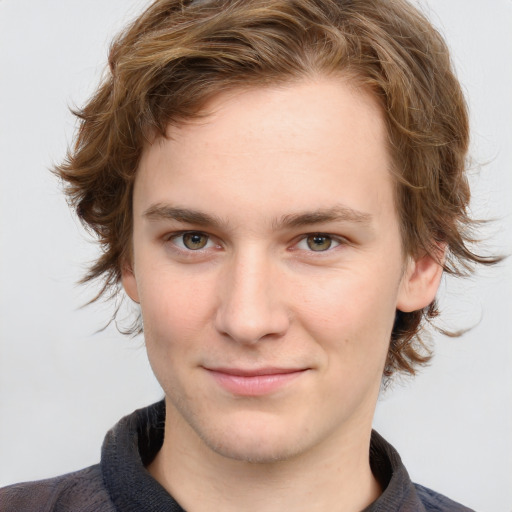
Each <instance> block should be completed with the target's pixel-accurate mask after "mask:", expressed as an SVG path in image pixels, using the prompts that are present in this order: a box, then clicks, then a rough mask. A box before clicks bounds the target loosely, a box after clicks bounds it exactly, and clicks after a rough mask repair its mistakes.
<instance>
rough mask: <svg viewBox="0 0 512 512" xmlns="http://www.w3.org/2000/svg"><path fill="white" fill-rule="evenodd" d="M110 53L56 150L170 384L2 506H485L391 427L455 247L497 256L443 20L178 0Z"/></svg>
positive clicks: (376, 5) (464, 253) (349, 6)
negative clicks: (420, 457) (483, 247)
mask: <svg viewBox="0 0 512 512" xmlns="http://www.w3.org/2000/svg"><path fill="white" fill-rule="evenodd" d="M109 64H110V70H111V74H110V75H109V77H108V78H107V80H106V81H105V82H104V84H102V86H101V87H100V88H99V89H98V91H97V92H96V94H95V96H94V97H93V99H92V100H91V101H90V102H89V103H88V104H87V105H86V106H85V107H84V109H83V110H82V111H81V112H80V114H79V116H80V118H81V120H82V123H81V126H80V130H79V132H78V136H77V141H76V145H75V147H74V149H73V150H72V151H71V152H70V154H69V158H68V160H67V161H66V163H64V164H63V165H62V166H60V167H59V168H58V172H59V173H60V175H61V176H62V177H63V179H64V180H65V181H66V182H67V183H68V185H69V187H68V194H69V197H70V198H71V201H72V203H73V204H74V206H75V207H76V210H77V213H78V215H79V217H80V218H81V219H82V220H83V221H84V222H85V223H86V224H87V225H88V226H90V227H91V228H92V229H93V230H94V231H95V232H96V233H97V234H98V237H99V240H100V243H101V245H102V248H103V253H102V256H101V258H99V259H98V261H97V262H96V263H95V264H94V266H93V267H92V269H91V271H90V273H89V274H88V276H87V279H95V278H100V279H103V280H104V283H105V287H104V289H103V292H105V293H109V292H111V291H112V290H116V289H117V287H119V286H121V285H122V287H123V288H124V290H125V292H126V293H127V295H128V296H129V297H130V298H131V299H132V300H133V301H134V302H135V303H137V304H140V309H141V317H142V322H143V331H144V338H145V342H146V346H147V349H148V356H149V360H150V362H151V365H152V368H153V370H154V373H155V375H156V377H157V379H158V380H159V382H160V384H161V386H162V388H163V390H164V392H165V402H162V403H159V404H156V405H154V406H152V407H150V408H148V409H145V410H141V411H138V412H136V413H134V414H133V415H131V416H129V417H127V418H125V419H123V420H121V422H120V423H119V424H118V425H117V426H116V427H114V429H113V430H112V431H111V432H109V434H108V435H107V437H106V439H105V443H104V446H103V453H102V460H101V464H100V465H98V466H94V467H92V468H88V469H86V470H82V471H80V472H78V473H74V474H71V475H66V476H63V477H59V478H57V479H52V480H49V481H44V482H36V483H31V484H22V485H20V486H13V487H11V488H8V489H6V490H4V491H3V492H2V494H1V495H0V497H1V499H2V506H5V507H7V508H6V510H23V509H26V510H108V511H110V510H119V511H124V510H137V511H143V510H181V509H185V510H189V511H195V510H207V509H214V510H223V511H224V510H226V511H230V510H266V511H267V510H268V511H272V510H329V511H330V510H343V511H351V510H354V511H358V510H372V511H376V510H403V511H407V510H467V509H465V508H464V507H462V506H460V505H457V504H456V503H454V502H453V501H451V500H449V499H448V498H445V497H443V496H441V495H439V494H436V493H435V492H433V491H430V490H428V489H425V488H423V487H421V486H418V485H414V484H412V483H411V481H410V479H409V477H408V475H407V472H406V470H405V468H404V466H403V464H402V463H401V461H400V458H399V456H398V454H397V453H396V452H395V450H394V449H393V448H392V447H391V446H390V445H389V444H387V443H386V441H384V439H382V438H381V437H380V436H379V435H378V434H377V433H375V432H372V429H371V425H372V419H373V414H374V411H375V404H376V400H377V396H378V393H379V389H380V385H381V382H382V379H383V376H384V378H385V379H387V378H390V377H391V376H392V375H393V374H394V373H396V372H406V373H409V374H413V373H414V370H415V367H417V366H418V365H420V364H422V363H425V362H426V361H427V360H428V354H426V352H425V349H424V347H423V346H422V343H421V340H420V339H419V336H418V333H419V331H420V329H421V327H422V324H423V322H425V321H426V320H428V319H430V318H432V317H434V316H435V315H436V314H437V311H436V305H435V295H436V292H437V288H438V285H439V281H440V278H441V275H442V272H443V269H444V270H445V271H447V272H451V273H456V274H457V273H462V271H463V270H464V269H467V268H468V267H470V266H471V265H472V264H473V263H490V262H493V261H494V260H492V259H485V258H482V257H479V256H478V255H476V254H474V253H473V252H471V250H470V249H469V248H468V247H469V242H470V241H471V235H470V231H469V228H470V227H471V220H470V219H469V218H468V216H467V205H468V201H469V189H468V185H467V181H466V177H465V174H464V170H465V158H466V153H467V146H468V122H467V113H466V109H465V104H464V100H463V96H462V94H461V91H460V86H459V84H458V82H457V80H456V79H455V77H454V75H453V73H452V70H451V67H450V63H449V59H448V53H447V50H446V47H445V45H444V43H443V41H442V39H441V38H440V36H439V35H438V34H437V32H435V30H434V29H433V28H432V27H431V26H430V25H429V24H428V22H427V21H426V20H425V19H424V18H423V17H422V16H421V15H420V14H419V13H418V12H416V11H415V10H414V9H413V8H412V7H411V6H409V4H406V3H405V2H401V1H396V2H389V1H382V2H380V1H372V2H367V1H366V2H350V3H346V4H345V3H344V2H339V1H329V0H323V1H311V0H297V1H294V2H289V1H278V0H272V1H269V0H265V1H259V0H255V1H251V2H247V1H244V2H241V1H216V0H203V1H193V2H191V3H187V2H177V1H160V2H156V3H155V4H153V5H152V6H151V7H150V8H149V9H148V10H147V11H146V12H145V13H144V14H143V15H142V16H141V17H140V18H139V19H138V20H137V21H136V22H135V23H134V24H133V25H132V26H130V27H129V28H128V29H127V30H126V31H125V32H124V33H123V34H122V36H121V37H120V38H119V39H118V40H117V41H116V42H115V44H114V45H113V47H112V50H111V54H110V60H109ZM119 293H121V291H119ZM137 329H142V324H141V325H138V326H135V327H134V330H137ZM4 503H5V504H6V505H4Z"/></svg>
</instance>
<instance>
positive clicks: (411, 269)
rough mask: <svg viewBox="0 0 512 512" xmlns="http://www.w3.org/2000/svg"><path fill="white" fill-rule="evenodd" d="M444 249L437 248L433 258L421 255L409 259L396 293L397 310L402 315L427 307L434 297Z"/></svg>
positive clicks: (440, 273) (439, 278)
mask: <svg viewBox="0 0 512 512" xmlns="http://www.w3.org/2000/svg"><path fill="white" fill-rule="evenodd" d="M444 254H445V247H439V252H438V253H437V254H436V255H435V257H433V256H430V255H429V254H425V253H424V254H422V255H420V256H418V257H416V258H413V257H409V258H408V263H407V268H406V269H405V272H404V274H403V276H402V281H401V283H400V289H399V292H398V301H397V305H396V307H397V309H399V310H400V311H403V312H404V313H409V312H411V311H417V310H419V309H423V308H424V307H426V306H428V305H429V304H430V303H431V302H432V301H433V300H434V299H435V297H436V293H437V290H438V288H439V283H440V282H441V276H442V275H443V267H442V262H443V261H444Z"/></svg>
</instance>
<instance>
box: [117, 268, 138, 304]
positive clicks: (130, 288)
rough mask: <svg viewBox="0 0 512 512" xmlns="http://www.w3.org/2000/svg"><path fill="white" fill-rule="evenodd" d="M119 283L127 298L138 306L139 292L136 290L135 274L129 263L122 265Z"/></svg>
mask: <svg viewBox="0 0 512 512" xmlns="http://www.w3.org/2000/svg"><path fill="white" fill-rule="evenodd" d="M121 282H122V284H123V288H124V291H125V292H126V294H127V295H128V297H130V299H132V300H133V301H134V302H136V303H137V304H139V303H140V301H139V290H138V288H137V280H136V279H135V273H134V272H133V266H132V264H131V263H128V262H127V263H125V264H124V265H123V268H122V270H121Z"/></svg>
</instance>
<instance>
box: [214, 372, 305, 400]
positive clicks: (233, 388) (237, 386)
mask: <svg viewBox="0 0 512 512" xmlns="http://www.w3.org/2000/svg"><path fill="white" fill-rule="evenodd" d="M205 369H206V370H207V371H208V373H209V374H210V375H211V377H212V378H213V380H214V381H215V382H216V383H217V385H219V386H220V387H221V388H223V389H224V390H225V391H227V392H229V393H231V394H233V395H239V396H262V395H268V394H271V393H274V392H277V391H278V390H280V389H282V388H284V387H286V386H287V385H289V384H290V383H291V382H292V381H294V380H296V379H297V378H299V377H300V376H302V375H303V374H304V373H305V372H306V371H307V370H306V369H302V368H300V369H297V368H291V369H290V368H258V369H251V370H246V369H241V368H214V369H212V368H205Z"/></svg>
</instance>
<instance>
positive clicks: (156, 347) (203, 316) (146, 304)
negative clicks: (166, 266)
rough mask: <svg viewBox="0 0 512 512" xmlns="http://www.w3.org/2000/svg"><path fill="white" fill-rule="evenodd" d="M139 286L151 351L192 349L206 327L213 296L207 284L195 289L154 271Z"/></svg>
mask: <svg viewBox="0 0 512 512" xmlns="http://www.w3.org/2000/svg"><path fill="white" fill-rule="evenodd" d="M153 276H157V277H156V278H155V277H150V278H148V279H146V280H144V281H142V282H141V283H139V294H140V305H141V310H142V317H143V319H144V337H145V340H146V345H147V347H148V352H150V351H152V352H154V351H158V352H160V353H164V352H165V353H168V352H175V351H178V350H180V351H183V352H187V351H188V350H192V348H193V345H194V340H196V339H198V335H199V333H200V332H201V331H203V330H204V328H205V322H207V319H208V317H209V316H210V315H211V311H212V308H213V302H214V300H215V299H214V297H213V296H212V293H211V291H210V289H209V288H212V287H209V288H208V287H207V286H206V283H201V286H198V284H197V283H195V284H196V285H195V286H193V285H192V283H191V280H190V279H183V278H180V277H179V276H177V275H176V274H174V275H169V274H166V273H165V272H155V273H154V274H153Z"/></svg>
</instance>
